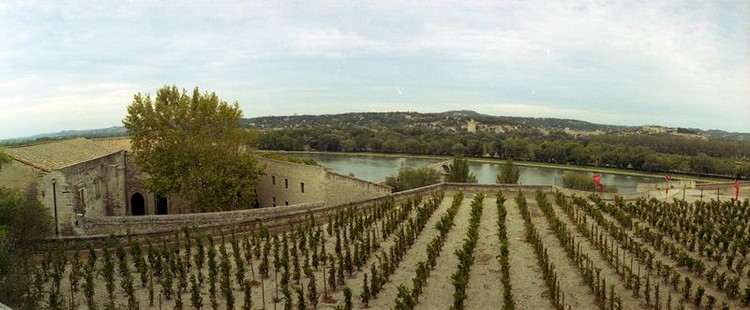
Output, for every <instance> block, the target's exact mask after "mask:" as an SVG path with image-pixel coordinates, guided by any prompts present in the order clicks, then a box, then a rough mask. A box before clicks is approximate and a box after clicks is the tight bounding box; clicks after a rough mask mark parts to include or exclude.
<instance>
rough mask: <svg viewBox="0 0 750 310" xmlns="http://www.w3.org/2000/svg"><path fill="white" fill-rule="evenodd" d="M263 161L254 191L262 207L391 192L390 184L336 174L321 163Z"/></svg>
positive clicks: (346, 199) (339, 200)
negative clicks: (321, 165)
mask: <svg viewBox="0 0 750 310" xmlns="http://www.w3.org/2000/svg"><path fill="white" fill-rule="evenodd" d="M258 160H259V161H260V162H262V163H264V164H265V165H266V169H265V173H266V174H265V175H263V176H261V177H260V180H259V182H258V186H257V187H256V191H257V194H258V204H259V206H260V207H262V208H266V207H277V206H287V205H298V204H303V203H305V204H309V203H324V204H328V205H334V204H339V203H344V202H349V201H357V200H362V199H367V198H375V197H381V196H385V195H387V194H390V193H391V191H392V188H391V187H389V186H386V185H381V184H377V183H373V182H369V181H365V180H361V179H358V178H355V177H351V176H346V175H343V174H338V173H335V172H332V171H329V170H328V169H326V168H324V167H320V166H311V165H304V164H297V163H291V162H286V161H280V160H275V159H269V158H264V157H258Z"/></svg>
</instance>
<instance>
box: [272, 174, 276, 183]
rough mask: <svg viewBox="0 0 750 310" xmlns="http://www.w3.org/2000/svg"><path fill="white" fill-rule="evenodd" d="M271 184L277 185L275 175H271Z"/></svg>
mask: <svg viewBox="0 0 750 310" xmlns="http://www.w3.org/2000/svg"><path fill="white" fill-rule="evenodd" d="M271 185H276V176H275V175H272V176H271Z"/></svg>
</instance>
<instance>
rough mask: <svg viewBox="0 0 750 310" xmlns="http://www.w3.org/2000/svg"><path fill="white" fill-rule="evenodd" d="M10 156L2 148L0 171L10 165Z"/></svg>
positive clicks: (0, 149)
mask: <svg viewBox="0 0 750 310" xmlns="http://www.w3.org/2000/svg"><path fill="white" fill-rule="evenodd" d="M10 160H11V159H10V155H8V154H6V153H5V152H4V151H3V149H2V148H0V169H3V167H4V166H5V165H6V164H8V163H10Z"/></svg>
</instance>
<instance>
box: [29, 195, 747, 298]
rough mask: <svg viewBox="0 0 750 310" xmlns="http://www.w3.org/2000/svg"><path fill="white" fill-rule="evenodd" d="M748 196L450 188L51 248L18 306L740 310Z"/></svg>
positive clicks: (744, 286) (744, 283) (743, 294)
mask: <svg viewBox="0 0 750 310" xmlns="http://www.w3.org/2000/svg"><path fill="white" fill-rule="evenodd" d="M749 220H750V201H748V200H745V201H744V202H742V203H740V204H739V205H738V204H732V203H731V202H729V201H726V202H724V201H722V202H719V201H710V202H702V201H696V202H692V203H687V202H684V201H680V200H673V201H669V202H665V201H660V200H656V199H651V200H646V199H639V200H633V201H624V200H622V199H615V200H614V201H602V200H601V199H600V198H599V197H598V196H588V197H585V196H575V195H574V196H566V195H563V194H561V193H542V192H539V191H537V192H533V191H525V192H521V191H499V192H496V193H492V192H486V193H479V192H478V193H473V192H460V191H449V192H445V193H437V194H433V195H431V196H425V197H412V198H411V199H409V200H407V201H405V202H402V203H395V202H394V201H392V200H390V201H385V202H382V203H377V204H376V205H374V206H372V207H371V208H368V209H363V210H355V209H353V208H348V209H342V210H340V211H339V212H338V213H337V214H336V215H335V216H332V217H330V218H328V219H326V220H316V219H315V218H314V217H313V216H312V214H310V215H308V216H307V220H306V221H305V223H304V224H303V225H297V226H295V227H294V228H293V229H291V230H289V231H285V232H279V233H271V232H270V231H269V230H268V229H265V228H261V229H260V230H258V231H255V232H254V233H251V234H246V233H245V234H239V233H238V234H232V233H228V234H219V235H216V234H206V233H205V232H202V231H198V230H193V229H183V230H181V231H179V232H175V234H174V236H172V237H169V238H154V239H145V240H138V239H132V240H127V241H120V240H118V239H115V238H112V239H110V240H109V241H108V242H107V243H106V245H105V246H104V247H103V248H101V249H93V248H92V247H91V246H90V245H89V246H83V247H82V248H80V249H77V250H76V251H74V252H71V251H68V252H65V251H63V250H62V247H59V248H58V249H54V250H50V251H48V252H46V254H45V255H44V257H41V258H40V261H39V263H38V264H37V267H36V268H34V271H33V272H32V273H31V274H30V275H29V276H30V277H31V278H32V279H33V282H34V287H33V289H32V290H31V291H30V292H28V293H27V296H26V298H25V301H26V304H25V305H23V308H28V309H37V308H40V307H45V308H50V309H120V308H125V309H183V308H184V309H199V308H205V309H317V308H325V309H329V308H331V309H332V308H336V309H354V308H357V309H360V308H372V309H385V308H396V309H445V308H451V309H499V308H503V309H593V308H599V309H610V310H613V309H639V308H643V309H739V308H748V307H749V304H750V267H748V264H750V258H749V257H748V255H747V254H748V251H750V230H749V228H748V226H749V225H750V224H749V223H748V222H750V221H749Z"/></svg>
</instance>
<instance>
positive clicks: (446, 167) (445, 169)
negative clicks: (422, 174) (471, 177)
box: [425, 160, 453, 175]
mask: <svg viewBox="0 0 750 310" xmlns="http://www.w3.org/2000/svg"><path fill="white" fill-rule="evenodd" d="M452 163H453V162H452V161H451V160H444V161H441V162H437V163H434V164H429V165H427V166H425V167H427V168H430V169H434V170H435V171H437V172H439V173H440V174H442V175H449V174H451V164H452Z"/></svg>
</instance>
